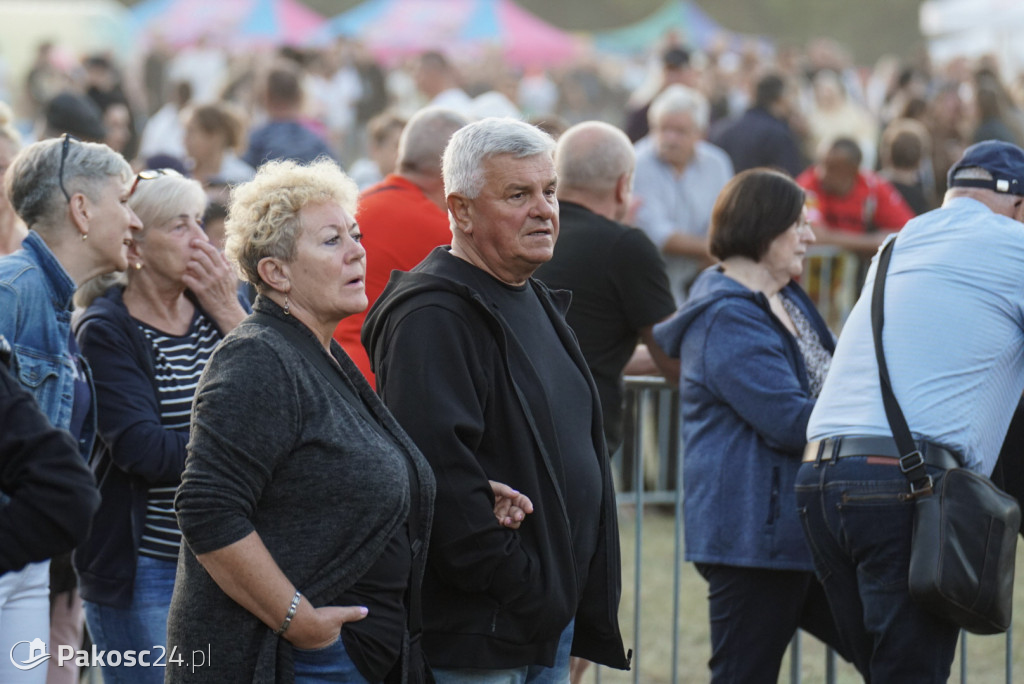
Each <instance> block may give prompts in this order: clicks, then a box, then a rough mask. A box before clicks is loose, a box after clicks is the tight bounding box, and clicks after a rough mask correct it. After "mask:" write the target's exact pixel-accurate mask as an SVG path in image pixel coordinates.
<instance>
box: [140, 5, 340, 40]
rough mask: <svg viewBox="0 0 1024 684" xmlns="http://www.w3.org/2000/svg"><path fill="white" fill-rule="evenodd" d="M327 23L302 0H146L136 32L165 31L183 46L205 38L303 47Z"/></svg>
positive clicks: (165, 33) (155, 32)
mask: <svg viewBox="0 0 1024 684" xmlns="http://www.w3.org/2000/svg"><path fill="white" fill-rule="evenodd" d="M325 23H326V19H325V18H324V17H322V16H321V15H319V14H317V13H316V12H314V11H313V10H311V9H309V8H308V7H306V6H305V5H303V4H302V3H301V2H299V0H145V1H144V2H141V3H139V4H138V5H135V6H134V7H133V8H131V26H132V28H133V30H134V31H135V32H136V35H138V36H140V37H147V36H152V35H154V34H157V33H159V34H160V35H161V36H163V37H164V39H165V40H167V41H168V42H169V43H171V44H172V45H179V46H180V45H187V44H189V43H193V42H195V41H196V40H198V39H199V38H201V37H204V36H206V37H208V38H210V39H211V40H214V41H217V42H218V43H220V44H222V45H224V46H226V47H234V48H239V47H244V48H252V47H268V46H277V45H301V44H304V43H306V42H307V41H308V40H309V39H310V37H311V36H312V35H313V34H314V33H315V32H316V31H317V30H318V29H320V28H321V27H322V26H323V25H324V24H325Z"/></svg>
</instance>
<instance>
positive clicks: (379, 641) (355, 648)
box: [335, 379, 422, 682]
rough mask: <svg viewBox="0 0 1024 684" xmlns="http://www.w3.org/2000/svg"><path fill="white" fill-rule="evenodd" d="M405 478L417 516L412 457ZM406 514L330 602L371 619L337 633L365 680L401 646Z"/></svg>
mask: <svg viewBox="0 0 1024 684" xmlns="http://www.w3.org/2000/svg"><path fill="white" fill-rule="evenodd" d="M345 385H346V387H347V389H349V390H350V391H351V394H350V395H349V397H348V398H349V401H350V403H352V404H353V405H354V406H355V407H356V408H357V409H358V410H359V413H360V414H361V415H362V416H363V418H364V419H365V420H366V422H367V423H369V424H370V425H372V426H373V427H374V428H375V429H376V430H377V432H378V433H379V434H380V435H381V436H383V437H384V438H385V439H386V440H387V441H388V443H389V444H390V445H392V446H393V447H394V448H395V449H398V450H401V449H402V447H401V446H400V445H399V444H398V442H397V441H396V440H395V439H394V438H393V437H392V436H391V433H389V432H388V431H387V430H386V429H385V428H384V427H383V426H382V425H381V424H380V422H379V421H378V420H377V419H376V417H375V416H373V414H372V412H371V410H370V408H369V407H368V406H367V405H366V403H365V402H364V401H363V400H362V399H361V398H359V395H358V394H357V392H356V389H355V387H352V386H351V385H349V384H348V381H347V379H345ZM403 461H404V463H405V467H406V472H407V473H408V477H409V492H410V496H411V498H410V502H409V504H410V507H409V519H412V518H413V517H414V516H416V515H418V510H419V500H418V499H419V497H418V492H419V481H418V479H417V477H416V471H415V469H414V468H413V465H412V462H411V461H410V460H409V459H408V458H404V459H403ZM409 519H407V520H406V522H405V523H403V524H402V526H401V527H400V528H399V529H398V531H397V532H396V533H395V535H394V536H393V537H392V538H391V540H390V541H389V542H388V543H387V546H385V547H384V551H383V552H382V553H381V555H380V556H379V557H378V558H377V560H376V561H375V562H374V564H373V565H372V566H370V569H369V570H367V571H366V574H364V575H363V576H362V577H360V578H359V579H358V580H357V581H356V582H355V583H354V584H353V585H352V586H351V587H349V588H348V590H346V591H345V592H344V593H342V594H341V596H339V597H338V598H337V600H336V601H335V604H336V605H341V606H366V607H367V608H368V609H369V611H370V612H369V614H370V615H372V616H373V619H372V620H358V621H356V622H349V623H347V624H346V625H345V626H344V628H343V629H342V630H341V638H342V641H343V642H344V643H345V650H346V652H348V654H349V657H350V658H352V662H353V663H354V664H355V666H356V668H357V669H358V670H359V672H360V674H362V675H363V676H364V677H366V679H368V680H369V681H371V682H379V681H383V679H384V678H385V676H386V675H387V674H388V672H390V671H391V669H392V668H393V667H394V666H395V663H396V662H397V661H398V657H399V655H400V654H401V650H402V641H403V638H404V634H405V628H406V625H407V623H408V612H409V608H408V588H409V576H410V573H411V571H412V538H411V537H412V536H413V535H415V536H420V535H421V534H422V531H421V530H411V529H410V526H409Z"/></svg>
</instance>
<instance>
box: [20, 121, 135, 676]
mask: <svg viewBox="0 0 1024 684" xmlns="http://www.w3.org/2000/svg"><path fill="white" fill-rule="evenodd" d="M130 181H131V167H129V166H128V163H127V162H126V161H125V160H124V158H123V157H121V155H119V154H117V153H116V152H114V151H113V150H111V149H110V148H109V147H107V146H106V145H100V144H97V143H86V142H81V141H78V140H76V139H74V138H72V137H70V136H64V137H63V138H57V139H53V140H44V141H41V142H37V143H34V144H32V145H29V146H28V147H26V148H25V149H23V150H22V151H21V152H20V153H19V154H18V156H17V157H15V159H14V161H13V162H11V165H10V167H9V168H8V169H7V172H6V173H5V175H4V191H5V192H6V194H7V197H8V199H9V200H10V203H11V206H13V207H14V210H15V211H16V212H17V213H18V216H20V217H21V219H22V220H23V221H24V222H25V225H26V226H28V228H29V229H30V230H29V234H28V237H26V238H25V240H24V242H23V243H22V249H21V250H19V251H17V252H15V253H14V254H11V255H8V256H5V257H3V258H0V334H2V335H4V336H6V337H7V339H8V340H9V341H10V343H11V345H12V347H13V350H14V355H13V358H12V364H11V371H12V373H13V374H14V376H15V377H16V378H17V379H18V381H19V382H20V383H21V384H22V385H23V386H25V387H26V388H27V389H28V390H29V391H30V392H32V394H33V395H34V396H35V399H36V401H37V402H38V404H39V406H40V408H41V409H42V410H43V412H44V413H45V414H46V417H47V418H49V419H50V423H51V424H52V425H53V426H54V427H57V428H60V429H63V430H67V431H68V432H70V433H71V436H72V437H73V438H74V439H75V441H76V442H77V444H78V447H79V453H80V454H81V455H82V457H83V458H87V457H88V455H89V452H90V450H91V449H92V444H93V437H94V436H95V434H96V420H95V411H94V403H93V392H92V379H91V375H90V373H89V367H88V365H87V364H86V363H85V361H84V359H83V358H82V357H81V355H80V354H79V352H78V346H77V345H76V344H75V340H74V338H73V337H72V336H71V296H72V295H73V294H74V291H75V288H76V287H78V285H80V284H81V283H83V282H85V281H86V280H89V279H91V278H93V277H96V276H99V275H103V274H105V273H110V272H112V271H115V270H118V269H124V268H125V266H126V265H127V263H128V262H127V253H128V247H127V245H128V244H129V243H131V241H132V234H133V231H134V230H135V229H138V228H141V224H140V223H139V219H138V217H136V216H135V214H134V212H132V210H131V209H130V208H128V206H127V205H126V201H127V199H128V190H129V182H130ZM3 498H4V496H3V493H2V492H0V500H2V499H3ZM66 567H67V568H68V569H69V570H70V563H66ZM65 578H66V579H67V580H68V581H69V585H68V586H66V587H65V586H61V582H60V581H59V580H63V579H65ZM55 580H57V581H55V582H53V583H51V581H50V562H49V561H42V562H39V563H32V564H30V565H28V566H26V567H25V568H23V569H22V570H19V571H18V572H11V573H7V574H6V575H4V576H3V578H0V654H5V655H3V657H0V682H4V683H5V684H8V683H14V682H18V683H21V682H42V681H44V680H45V679H46V671H47V668H46V667H34V668H31V669H22V668H17V667H15V662H14V661H17V662H18V663H23V662H25V660H27V656H28V651H29V647H28V642H29V641H32V640H34V639H36V638H39V639H41V640H43V641H44V642H46V643H47V645H48V646H49V649H50V650H49V652H50V653H56V652H57V647H58V645H61V644H66V645H71V646H73V647H75V648H77V647H78V644H80V643H81V636H82V634H81V608H80V605H81V604H80V603H79V602H78V599H77V597H75V595H74V594H73V589H74V573H70V572H67V573H58V574H56V575H55ZM48 585H49V589H48V588H47V587H48ZM51 590H52V591H53V593H55V594H56V600H55V601H54V611H55V613H54V625H55V626H59V627H62V628H63V632H65V633H61V632H58V633H57V634H55V636H56V638H51V635H50V602H49V598H48V597H49V594H50V592H51ZM65 590H66V591H65ZM76 607H77V610H76ZM22 641H24V642H26V643H24V644H20V645H18V646H17V648H14V647H15V645H16V644H19V642H22ZM12 649H14V650H13V651H12ZM72 667H73V665H72ZM65 671H66V670H65Z"/></svg>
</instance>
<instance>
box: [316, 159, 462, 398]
mask: <svg viewBox="0 0 1024 684" xmlns="http://www.w3.org/2000/svg"><path fill="white" fill-rule="evenodd" d="M355 218H356V221H357V222H358V223H359V229H360V231H361V232H362V234H363V247H364V248H365V249H366V297H367V299H369V300H370V304H369V306H368V307H367V309H369V307H370V306H373V303H374V302H375V301H377V297H379V296H380V294H381V292H383V291H384V287H385V286H386V285H387V284H388V279H389V278H390V277H391V271H393V270H398V271H408V270H411V269H412V268H413V267H414V266H416V264H418V263H420V262H421V261H423V259H424V258H425V257H426V256H427V254H429V253H430V251H431V250H432V249H434V248H435V247H437V246H439V245H447V244H450V243H451V241H452V232H451V229H450V228H449V224H448V212H446V211H442V210H441V209H440V208H438V206H437V205H436V204H434V203H433V202H431V201H430V200H429V199H428V198H427V196H426V195H424V194H423V191H422V190H420V189H419V188H418V187H417V186H415V185H414V184H412V183H410V182H409V181H408V180H406V179H404V178H402V177H401V176H398V175H395V174H391V175H389V176H387V177H386V178H384V180H382V181H381V182H380V183H377V184H376V185H372V186H370V187H369V188H367V189H366V190H364V191H363V193H362V194H361V195H360V196H359V205H358V206H357V207H356V217H355ZM365 318H366V312H365V311H364V312H362V313H358V314H354V315H352V316H348V317H346V318H343V319H342V321H341V323H339V324H338V327H337V328H336V329H335V331H334V339H336V340H337V341H338V343H339V344H340V345H341V346H342V347H343V348H344V349H345V352H346V353H347V354H348V355H349V356H350V357H351V358H352V360H353V361H354V362H355V364H356V365H357V366H358V367H359V370H361V371H362V372H363V375H365V376H366V379H367V380H368V381H369V382H370V385H371V386H374V385H375V382H376V380H375V378H374V376H373V372H372V371H371V370H370V357H369V356H368V355H367V354H366V350H365V349H364V348H363V344H362V342H360V341H359V333H360V331H361V330H362V327H363V320H364V319H365Z"/></svg>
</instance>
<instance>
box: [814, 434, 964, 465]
mask: <svg viewBox="0 0 1024 684" xmlns="http://www.w3.org/2000/svg"><path fill="white" fill-rule="evenodd" d="M915 444H916V445H917V449H918V451H920V452H921V456H923V457H924V462H925V463H927V464H928V465H932V466H936V467H939V468H943V469H945V470H949V469H950V468H959V467H960V461H959V460H958V459H957V457H956V454H954V453H953V452H952V451H950V450H949V449H947V448H945V447H941V446H939V445H938V444H933V443H931V442H926V441H924V440H918V441H917V442H915ZM849 456H882V457H883V458H893V459H897V461H898V459H899V458H900V452H899V449H898V448H897V447H896V440H894V439H893V438H892V437H877V436H856V435H854V436H850V437H834V438H830V439H822V440H818V441H815V442H809V443H808V444H807V446H806V447H805V448H804V463H814V462H817V461H818V460H822V461H831V460H832V459H839V458H847V457H849ZM893 465H899V464H898V462H896V463H894V464H893Z"/></svg>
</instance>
